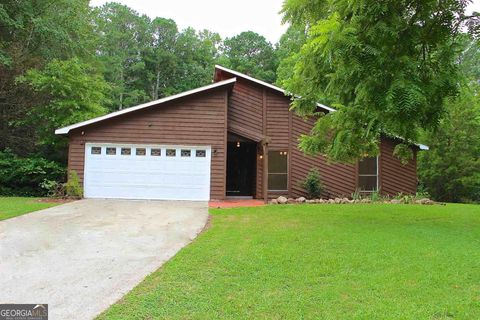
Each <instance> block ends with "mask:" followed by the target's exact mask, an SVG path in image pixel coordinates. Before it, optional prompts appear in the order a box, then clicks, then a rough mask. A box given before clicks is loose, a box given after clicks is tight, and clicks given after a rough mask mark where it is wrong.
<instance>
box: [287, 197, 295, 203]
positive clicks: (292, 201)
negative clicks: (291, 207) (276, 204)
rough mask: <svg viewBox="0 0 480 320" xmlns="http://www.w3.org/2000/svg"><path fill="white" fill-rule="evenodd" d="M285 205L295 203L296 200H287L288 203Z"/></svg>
mask: <svg viewBox="0 0 480 320" xmlns="http://www.w3.org/2000/svg"><path fill="white" fill-rule="evenodd" d="M287 203H290V204H291V203H297V200H295V199H293V198H288V201H287Z"/></svg>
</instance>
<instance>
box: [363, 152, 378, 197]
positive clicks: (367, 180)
mask: <svg viewBox="0 0 480 320" xmlns="http://www.w3.org/2000/svg"><path fill="white" fill-rule="evenodd" d="M377 179H378V176H377V158H376V157H368V158H364V159H362V160H360V161H359V162H358V188H359V189H360V190H361V191H376V190H377Z"/></svg>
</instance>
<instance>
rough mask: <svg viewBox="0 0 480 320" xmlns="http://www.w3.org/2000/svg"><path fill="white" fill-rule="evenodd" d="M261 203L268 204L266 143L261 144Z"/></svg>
mask: <svg viewBox="0 0 480 320" xmlns="http://www.w3.org/2000/svg"><path fill="white" fill-rule="evenodd" d="M262 173H263V182H262V184H263V186H262V187H263V191H262V192H263V201H265V203H267V202H268V143H267V142H266V141H265V142H263V172H262Z"/></svg>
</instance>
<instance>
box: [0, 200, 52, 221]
mask: <svg viewBox="0 0 480 320" xmlns="http://www.w3.org/2000/svg"><path fill="white" fill-rule="evenodd" d="M59 204H61V203H56V202H39V198H26V197H0V220H5V219H9V218H13V217H16V216H20V215H22V214H25V213H29V212H32V211H37V210H41V209H46V208H50V207H53V206H56V205H59Z"/></svg>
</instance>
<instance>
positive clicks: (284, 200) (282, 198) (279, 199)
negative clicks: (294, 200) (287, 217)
mask: <svg viewBox="0 0 480 320" xmlns="http://www.w3.org/2000/svg"><path fill="white" fill-rule="evenodd" d="M277 202H278V203H279V204H286V203H287V202H288V199H287V198H285V197H284V196H280V197H278V198H277Z"/></svg>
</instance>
